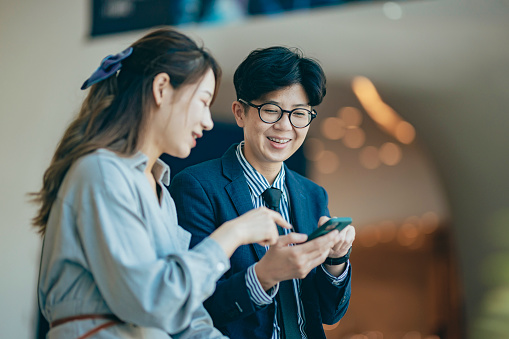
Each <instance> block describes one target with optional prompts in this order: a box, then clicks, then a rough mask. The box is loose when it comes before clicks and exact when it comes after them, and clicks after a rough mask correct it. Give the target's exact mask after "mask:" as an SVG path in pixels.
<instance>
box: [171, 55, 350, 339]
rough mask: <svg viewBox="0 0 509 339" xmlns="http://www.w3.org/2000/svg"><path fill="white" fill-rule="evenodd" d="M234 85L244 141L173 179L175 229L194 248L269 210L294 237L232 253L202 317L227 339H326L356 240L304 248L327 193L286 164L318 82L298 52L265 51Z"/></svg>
mask: <svg viewBox="0 0 509 339" xmlns="http://www.w3.org/2000/svg"><path fill="white" fill-rule="evenodd" d="M234 84H235V90H236V92H237V100H236V101H234V102H233V104H232V111H233V114H234V116H235V120H236V122H237V125H238V126H239V127H241V128H243V130H244V141H242V142H241V143H240V144H235V145H232V146H231V147H230V149H229V150H228V151H227V152H226V153H225V154H224V155H223V157H222V158H220V159H215V160H211V161H208V162H204V163H201V164H199V165H196V166H192V167H189V168H187V169H185V170H184V171H182V172H180V173H179V174H178V175H176V176H175V178H174V179H173V180H172V183H171V186H170V191H171V195H172V197H173V198H174V200H175V204H176V207H177V211H178V217H179V224H180V225H181V226H183V227H184V228H186V229H187V230H188V231H190V232H191V233H192V235H193V238H192V241H191V246H194V245H196V244H197V243H199V242H200V241H201V240H202V239H204V238H205V237H207V236H208V235H210V234H211V233H212V232H213V231H214V230H215V229H216V228H217V227H219V226H220V225H221V224H222V223H224V222H227V221H229V220H231V219H234V218H236V217H237V216H239V215H242V214H244V213H245V212H247V211H249V210H251V209H253V208H258V207H261V206H266V207H268V208H271V209H273V210H276V211H278V212H280V213H281V215H282V216H283V217H284V218H285V219H286V220H287V221H289V222H290V223H291V224H292V225H293V227H294V230H293V231H292V232H289V231H288V230H285V229H282V228H280V230H279V231H280V235H281V236H280V237H279V240H278V243H277V244H276V245H274V246H271V247H269V248H266V247H263V246H260V245H257V244H253V245H246V246H241V247H239V248H238V249H237V251H236V252H235V253H234V254H233V256H232V257H231V269H230V270H229V271H228V272H226V274H225V275H224V276H223V277H222V278H221V280H220V281H219V282H218V284H217V286H216V291H215V292H214V294H213V295H212V296H211V297H210V298H209V299H208V300H207V301H206V302H205V307H206V308H207V310H208V311H209V313H210V315H211V316H212V319H213V321H214V325H215V326H216V327H218V328H219V330H221V332H223V333H224V334H225V335H228V336H230V337H231V338H235V339H243V338H263V339H266V338H273V339H279V338H286V339H296V338H308V339H317V338H322V339H323V338H325V333H324V331H323V326H322V323H326V324H334V323H336V322H337V321H339V320H340V319H341V318H342V317H343V315H344V314H345V312H346V310H347V308H348V304H349V300H350V293H351V292H350V279H351V267H350V262H349V260H348V257H349V253H350V248H351V246H352V243H353V240H354V238H355V230H354V228H353V227H352V226H348V227H346V228H345V229H344V230H343V231H341V232H340V233H338V231H333V232H330V233H329V234H327V235H324V236H322V237H319V238H316V239H314V240H312V241H309V242H306V240H307V235H306V234H309V233H311V232H312V231H313V230H315V229H316V228H317V227H318V226H319V225H321V224H323V223H324V222H325V221H327V220H328V219H329V210H328V207H327V204H328V198H327V192H326V191H325V190H324V189H323V188H322V187H320V186H318V185H316V184H315V183H313V182H312V181H310V180H309V179H306V178H304V177H302V176H300V175H299V174H297V173H295V172H293V171H291V170H289V169H288V168H287V167H286V165H285V164H284V161H285V160H286V159H288V158H289V157H290V156H291V155H292V154H294V153H295V151H296V150H297V149H298V148H299V147H301V146H302V143H303V142H304V140H305V138H306V135H307V132H308V129H309V125H310V124H311V122H312V121H313V119H314V118H315V117H316V115H317V113H316V111H315V110H314V106H317V105H319V104H320V103H321V102H322V99H323V97H324V96H325V75H324V73H323V70H322V68H321V67H320V65H319V64H318V63H317V62H316V61H314V60H312V59H309V58H306V57H304V56H302V53H301V52H300V51H299V50H296V49H295V50H291V49H288V48H285V47H270V48H265V49H259V50H255V51H253V52H251V54H249V56H248V57H247V58H246V59H245V60H244V61H243V62H242V63H241V64H240V66H239V67H238V68H237V70H236V72H235V76H234ZM278 228H279V227H278Z"/></svg>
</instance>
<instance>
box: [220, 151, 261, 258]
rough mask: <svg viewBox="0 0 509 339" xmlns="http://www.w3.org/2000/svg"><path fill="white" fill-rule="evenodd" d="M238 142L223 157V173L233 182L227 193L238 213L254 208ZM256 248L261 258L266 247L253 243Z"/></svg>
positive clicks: (226, 187) (226, 188) (227, 186)
mask: <svg viewBox="0 0 509 339" xmlns="http://www.w3.org/2000/svg"><path fill="white" fill-rule="evenodd" d="M237 145H238V144H234V145H232V146H230V148H229V149H228V151H226V153H225V154H224V155H223V157H222V158H221V160H222V165H223V175H224V176H225V177H226V178H228V179H230V180H231V182H230V183H229V184H228V185H226V186H225V190H226V193H227V194H228V196H229V197H230V200H231V201H232V203H233V206H234V207H235V210H236V211H237V215H238V216H241V215H242V214H244V213H246V212H249V211H250V210H252V209H253V201H252V200H251V194H250V192H249V186H248V184H247V181H246V178H245V176H244V172H243V171H242V167H241V166H240V164H239V161H238V159H237V155H236V154H235V150H236V148H237ZM251 246H252V247H253V248H254V250H255V252H256V255H257V256H258V259H261V258H262V257H263V255H264V254H265V247H263V246H261V245H258V244H251Z"/></svg>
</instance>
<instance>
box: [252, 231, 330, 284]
mask: <svg viewBox="0 0 509 339" xmlns="http://www.w3.org/2000/svg"><path fill="white" fill-rule="evenodd" d="M306 240H307V235H306V234H301V233H290V234H287V235H285V236H281V237H279V239H278V241H277V243H276V244H275V245H273V246H271V247H270V248H269V250H268V251H267V253H265V255H264V256H263V258H262V259H261V260H260V261H259V262H258V263H257V264H256V266H255V272H256V275H257V277H258V280H259V281H260V284H261V285H262V288H263V289H264V290H265V291H267V290H269V289H270V288H271V287H273V286H274V285H276V284H277V283H278V282H280V281H284V280H289V279H303V278H305V277H306V276H307V275H308V273H309V272H310V271H311V270H312V269H313V268H315V267H316V266H318V265H320V264H321V263H323V262H324V260H325V258H327V256H328V255H329V253H330V251H331V249H332V247H333V246H334V245H335V244H337V243H338V241H339V232H338V231H332V232H330V233H328V234H326V235H324V236H322V237H319V238H316V239H313V240H312V241H310V242H307V243H304V242H305V241H306ZM290 244H295V245H293V246H291V245H290Z"/></svg>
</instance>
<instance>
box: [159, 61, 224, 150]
mask: <svg viewBox="0 0 509 339" xmlns="http://www.w3.org/2000/svg"><path fill="white" fill-rule="evenodd" d="M215 85H216V83H215V77H214V73H213V72H212V70H211V69H209V70H208V71H207V72H206V73H205V75H204V76H203V78H202V79H201V81H199V82H198V83H196V84H190V85H186V86H184V87H181V88H180V89H179V90H178V91H175V90H173V91H172V95H171V97H170V98H168V97H167V98H166V99H165V100H164V102H163V106H162V107H163V108H165V109H164V110H162V111H163V112H161V113H163V115H166V116H167V118H166V119H164V120H165V122H163V121H160V122H158V123H161V126H159V130H160V133H161V135H160V138H159V139H160V140H161V141H162V145H161V146H162V147H161V148H162V149H161V150H162V152H164V153H167V154H170V155H172V156H174V157H178V158H186V157H187V156H189V154H190V153H191V149H192V148H193V147H195V146H196V139H198V138H201V136H202V135H203V131H204V130H206V131H208V130H211V129H212V127H213V126H214V124H213V122H212V117H211V114H210V103H211V101H212V97H213V95H214V90H215ZM170 87H171V86H170Z"/></svg>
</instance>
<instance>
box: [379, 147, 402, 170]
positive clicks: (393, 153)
mask: <svg viewBox="0 0 509 339" xmlns="http://www.w3.org/2000/svg"><path fill="white" fill-rule="evenodd" d="M379 156H380V160H382V162H383V163H384V164H386V165H388V166H394V165H397V164H398V163H399V162H400V161H401V158H402V152H401V147H399V146H398V145H396V144H395V143H392V142H386V143H385V144H383V145H382V146H380V153H379Z"/></svg>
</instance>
